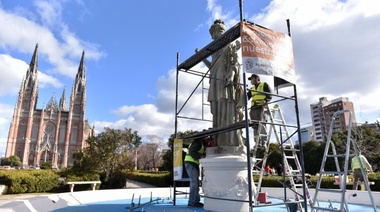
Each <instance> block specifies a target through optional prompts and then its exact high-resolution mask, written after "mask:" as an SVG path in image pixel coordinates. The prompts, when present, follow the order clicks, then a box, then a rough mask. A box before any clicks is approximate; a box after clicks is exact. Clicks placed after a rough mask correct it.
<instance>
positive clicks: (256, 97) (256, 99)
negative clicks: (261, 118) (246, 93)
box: [251, 82, 266, 107]
mask: <svg viewBox="0 0 380 212" xmlns="http://www.w3.org/2000/svg"><path fill="white" fill-rule="evenodd" d="M264 84H265V82H260V83H259V85H258V86H257V88H255V86H253V87H252V88H251V94H252V100H251V107H253V106H255V105H257V106H261V101H262V100H265V98H266V95H265V94H263V93H259V92H256V91H261V92H263V91H264Z"/></svg>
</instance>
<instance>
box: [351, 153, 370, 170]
mask: <svg viewBox="0 0 380 212" xmlns="http://www.w3.org/2000/svg"><path fill="white" fill-rule="evenodd" d="M359 158H360V160H359ZM359 161H360V162H361V163H362V166H363V168H367V165H366V164H365V163H364V161H363V155H359V157H356V156H355V157H353V158H352V160H351V169H352V170H355V169H360V164H359V163H360V162H359Z"/></svg>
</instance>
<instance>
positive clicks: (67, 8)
mask: <svg viewBox="0 0 380 212" xmlns="http://www.w3.org/2000/svg"><path fill="white" fill-rule="evenodd" d="M243 6H244V18H245V19H247V20H250V21H252V22H255V23H257V24H260V25H262V26H265V27H267V28H270V29H273V30H276V31H279V32H283V33H287V28H286V19H290V21H291V31H292V39H293V48H294V57H295V65H296V75H297V91H298V97H299V106H300V117H301V124H306V123H310V120H311V118H310V109H309V107H310V104H312V103H315V102H317V101H318V99H319V97H322V96H326V97H327V98H328V99H329V100H332V99H335V98H338V97H348V98H350V100H351V101H353V102H354V105H355V112H356V119H357V121H359V122H364V121H369V122H373V121H375V120H376V119H377V118H379V117H380V110H379V109H378V108H379V107H378V105H379V100H378V98H379V96H380V88H379V86H378V82H379V81H380V75H379V74H378V73H379V70H380V64H379V63H378V59H379V56H380V52H379V51H378V49H380V42H379V41H378V38H379V37H380V25H379V24H378V23H380V2H379V1H378V0H367V1H360V0H347V1H336V0H321V1H313V0H273V1H270V0H264V1H263V0H260V1H259V0H251V1H244V5H243ZM217 18H219V19H222V20H224V21H225V23H226V25H227V28H229V27H231V26H233V25H234V24H236V23H237V22H238V21H239V1H238V0H235V1H233V0H220V1H217V0H208V1H190V0H183V1H177V0H163V1H151V0H139V1H122V0H114V1H100V0H98V1H95V0H86V1H84V0H83V1H82V0H63V1H42V0H30V1H26V0H0V25H1V26H2V27H0V155H3V154H4V153H5V147H6V141H7V136H8V130H9V124H10V121H11V118H12V115H13V108H14V106H15V103H16V100H17V95H18V91H19V88H20V84H21V80H22V78H23V76H24V75H25V73H26V70H27V66H28V64H29V63H30V60H31V57H32V54H33V50H34V48H35V45H36V43H38V45H39V50H38V51H39V60H38V61H39V66H38V68H39V81H40V84H39V99H38V105H37V107H38V108H42V106H43V105H44V104H46V103H47V102H48V101H49V100H50V98H51V97H52V96H53V94H55V95H56V97H57V98H59V97H60V96H61V94H62V91H63V88H64V87H65V88H66V96H69V95H70V92H71V87H72V85H73V81H74V77H75V74H76V72H77V69H78V66H79V61H80V57H81V54H82V51H83V50H84V51H85V54H86V55H85V65H86V74H87V75H86V76H87V105H86V118H87V119H88V121H89V122H90V123H91V124H92V125H94V126H95V128H96V131H97V132H100V131H102V129H103V128H104V127H111V128H121V129H122V128H125V127H128V128H132V129H133V130H137V131H138V132H139V135H141V136H142V137H143V138H144V139H145V138H146V136H148V135H157V136H160V137H163V138H166V137H167V136H169V135H171V134H173V133H174V104H175V101H174V100H175V69H176V62H177V59H176V58H177V52H179V53H180V59H179V60H180V62H182V61H184V60H185V59H187V58H188V57H190V56H191V55H192V54H193V53H194V49H195V48H203V47H204V46H205V45H207V44H208V43H209V42H211V41H212V40H211V37H210V35H209V32H208V30H209V27H210V26H211V24H212V22H213V21H214V20H215V19H217ZM196 68H197V69H199V70H202V71H206V69H205V67H204V65H203V64H199V65H198V66H197V67H196ZM180 80H181V85H182V87H181V90H180V91H181V93H180V98H179V99H180V102H181V101H182V102H183V101H184V99H185V98H186V97H187V96H188V93H189V90H191V89H192V88H193V87H194V83H196V82H197V81H198V79H194V78H191V77H186V76H185V77H183V78H181V79H180ZM200 99H201V95H200V94H199V93H198V95H197V96H196V97H195V101H194V102H193V103H190V104H189V107H188V108H187V114H188V115H193V114H199V100H200ZM197 100H198V101H197ZM197 102H198V103H197ZM197 104H198V106H197ZM289 108H290V107H289ZM290 109H291V108H290ZM206 115H207V114H206ZM285 115H286V114H285ZM289 119H290V120H292V119H293V120H294V117H289ZM180 122H181V123H180V126H181V127H180V129H179V130H187V129H195V130H200V129H203V128H204V127H207V126H206V125H205V124H199V123H192V122H186V121H180Z"/></svg>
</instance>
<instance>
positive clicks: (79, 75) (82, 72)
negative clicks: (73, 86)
mask: <svg viewBox="0 0 380 212" xmlns="http://www.w3.org/2000/svg"><path fill="white" fill-rule="evenodd" d="M85 78H86V70H85V67H84V51H83V52H82V58H81V59H80V64H79V68H78V73H77V77H76V79H77V80H85Z"/></svg>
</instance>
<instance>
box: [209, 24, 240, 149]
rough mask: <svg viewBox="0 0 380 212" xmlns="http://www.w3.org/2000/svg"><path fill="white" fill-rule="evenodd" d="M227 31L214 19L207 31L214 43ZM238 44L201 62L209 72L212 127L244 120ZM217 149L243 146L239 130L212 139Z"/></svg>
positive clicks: (228, 46) (227, 47) (229, 45)
mask: <svg viewBox="0 0 380 212" xmlns="http://www.w3.org/2000/svg"><path fill="white" fill-rule="evenodd" d="M225 31H226V29H225V26H224V22H223V21H221V20H216V21H215V22H214V24H213V25H212V26H211V28H210V34H211V37H212V38H213V39H214V40H216V39H218V38H219V37H221V36H222V35H223V33H224V32H225ZM239 49H240V42H239V41H236V42H235V43H230V44H228V45H227V46H225V47H223V48H222V49H220V50H219V51H218V52H215V53H214V54H213V55H212V61H211V62H210V61H208V60H207V59H204V60H203V62H204V63H205V65H206V66H207V67H208V68H209V69H210V86H209V92H208V101H209V102H210V107H211V113H212V116H213V128H220V127H227V126H230V125H231V124H234V123H236V122H238V121H241V120H243V113H242V109H243V106H244V95H243V89H242V87H241V85H240V64H239V58H238V54H237V51H238V50H239ZM214 141H216V145H217V146H244V143H243V139H242V135H241V130H235V131H230V132H226V133H221V134H218V135H216V136H214Z"/></svg>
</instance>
